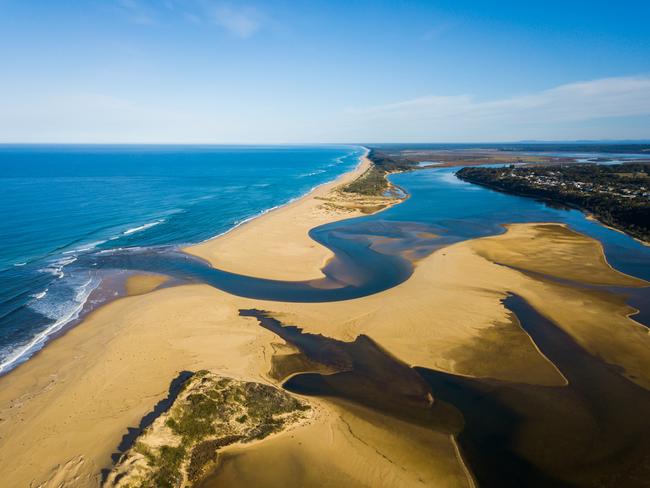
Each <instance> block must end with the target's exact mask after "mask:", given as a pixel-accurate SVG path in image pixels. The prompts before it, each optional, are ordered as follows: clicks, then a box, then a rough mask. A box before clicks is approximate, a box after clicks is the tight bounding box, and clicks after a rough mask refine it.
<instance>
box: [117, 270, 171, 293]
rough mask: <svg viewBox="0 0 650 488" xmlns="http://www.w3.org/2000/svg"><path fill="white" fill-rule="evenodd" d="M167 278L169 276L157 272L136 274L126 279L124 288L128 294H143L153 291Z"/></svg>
mask: <svg viewBox="0 0 650 488" xmlns="http://www.w3.org/2000/svg"><path fill="white" fill-rule="evenodd" d="M168 280H169V277H167V276H163V275H158V274H137V275H131V276H129V277H128V278H127V279H126V283H125V284H124V288H125V290H126V294H127V295H129V296H133V295H143V294H145V293H149V292H150V291H154V290H155V289H156V288H158V287H159V286H160V285H162V284H163V283H165V282H166V281H168Z"/></svg>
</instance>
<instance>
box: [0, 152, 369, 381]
mask: <svg viewBox="0 0 650 488" xmlns="http://www.w3.org/2000/svg"><path fill="white" fill-rule="evenodd" d="M364 151H365V150H364V149H363V148H361V147H359V146H315V147H307V146H287V147H277V146H273V147H259V146H256V147H242V146H227V147H226V146H218V147H214V146H205V147H202V146H0V188H1V191H0V209H2V219H0V373H2V372H4V371H7V370H9V369H10V368H12V367H14V366H16V365H17V364H19V363H20V362H21V361H23V360H25V359H27V358H28V357H30V356H31V355H32V354H33V353H34V352H36V351H37V350H38V349H40V348H41V347H42V346H43V345H44V344H45V343H46V342H47V339H48V338H49V337H51V336H52V335H53V334H56V332H57V331H60V330H61V329H62V328H63V327H65V326H66V324H69V323H71V321H74V320H75V319H76V318H78V316H79V314H80V313H81V312H82V309H84V307H88V306H89V304H88V302H87V300H88V298H89V296H91V292H92V291H93V290H95V289H96V287H97V286H98V285H99V284H100V282H101V280H102V278H103V275H102V273H101V272H98V271H97V270H95V269H93V262H92V260H88V259H84V256H87V255H90V254H92V255H99V254H101V253H102V252H111V251H113V250H116V249H139V248H154V249H155V248H157V247H159V246H170V245H171V246H173V245H180V244H187V243H196V242H200V241H203V240H205V239H208V238H211V237H214V236H215V235H218V234H221V233H223V232H226V231H228V230H229V229H231V228H233V227H234V226H236V225H238V224H240V223H242V222H244V221H246V220H247V219H250V218H252V217H254V216H256V215H259V214H260V213H261V212H264V211H267V210H268V209H271V208H273V207H276V206H278V205H282V204H284V203H287V202H288V201H290V200H292V199H295V198H297V197H299V196H301V195H303V194H305V193H306V192H308V191H309V190H310V189H312V188H313V187H315V186H317V185H319V184H322V183H324V182H327V181H330V180H332V179H334V178H335V177H336V176H338V175H340V174H342V173H344V172H346V171H349V170H350V169H352V168H353V167H354V166H355V165H356V164H357V163H358V161H359V157H360V155H362V154H363V153H364ZM84 262H88V263H89V264H88V266H84V265H83V263H84Z"/></svg>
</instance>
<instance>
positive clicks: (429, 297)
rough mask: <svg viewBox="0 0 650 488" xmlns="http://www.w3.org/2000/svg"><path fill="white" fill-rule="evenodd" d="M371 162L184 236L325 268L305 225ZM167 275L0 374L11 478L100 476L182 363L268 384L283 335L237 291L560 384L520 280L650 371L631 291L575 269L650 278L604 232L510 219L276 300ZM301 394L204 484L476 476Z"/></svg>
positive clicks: (268, 264) (425, 358) (278, 272)
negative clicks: (278, 426)
mask: <svg viewBox="0 0 650 488" xmlns="http://www.w3.org/2000/svg"><path fill="white" fill-rule="evenodd" d="M369 164H370V163H369V161H368V160H367V159H366V158H364V159H363V161H362V164H361V165H360V166H359V167H358V168H357V169H356V170H355V171H353V172H351V173H348V174H347V175H344V176H343V177H341V178H340V179H339V180H337V181H336V182H333V183H330V184H327V185H324V186H321V187H319V188H317V189H315V190H314V191H312V192H311V193H310V194H309V195H307V196H306V197H304V198H302V199H300V200H298V201H295V202H293V203H291V204H289V205H287V206H285V207H282V208H279V209H276V210H273V211H271V212H269V213H267V214H265V215H263V216H261V217H259V218H257V219H255V220H252V221H250V222H248V223H246V224H245V225H242V226H240V227H238V228H236V229H234V230H233V231H231V232H229V233H227V234H225V235H223V236H221V237H219V238H216V239H213V240H210V241H206V242H204V243H202V244H199V245H197V246H192V247H190V248H187V249H186V251H187V252H189V253H191V254H194V255H196V256H199V257H202V258H204V259H206V260H208V261H209V262H210V263H211V264H212V265H214V266H215V267H219V268H221V269H225V270H228V271H233V272H237V273H243V274H249V275H253V276H258V277H263V278H274V279H287V280H306V279H312V278H318V277H320V276H322V273H321V271H320V270H321V268H322V266H323V265H324V263H325V262H327V260H328V259H330V258H331V253H330V251H329V250H327V249H326V248H324V247H322V246H320V245H318V244H317V243H315V242H313V241H312V240H311V239H310V238H309V236H308V231H309V230H310V229H311V228H313V227H315V226H318V225H322V224H324V223H327V222H331V221H334V220H337V219H344V218H349V217H353V216H356V215H360V214H361V211H360V210H358V205H360V204H364V203H368V202H354V201H352V202H346V201H345V196H344V195H342V194H341V193H340V192H339V191H338V190H337V187H338V186H339V185H341V184H344V183H345V182H348V181H351V180H352V179H354V178H356V177H357V176H358V175H359V174H361V173H362V172H363V171H365V170H366V169H367V168H368V166H369ZM374 203H376V202H373V204H374ZM385 203H389V202H385ZM328 204H330V205H328ZM332 204H335V205H332ZM160 279H161V278H158V277H148V278H146V279H144V278H139V279H136V280H135V281H133V282H132V283H131V290H132V291H131V292H130V295H131V296H126V297H124V298H121V299H119V300H116V301H114V302H112V303H110V304H108V305H107V306H104V307H102V308H100V309H98V310H96V311H95V312H93V313H92V314H91V315H90V316H89V317H87V318H86V319H85V320H84V321H83V323H82V324H80V325H79V326H77V327H75V328H73V329H72V330H71V331H69V332H68V333H66V334H65V335H64V336H62V337H60V338H58V339H57V340H55V341H53V342H52V343H51V344H49V345H48V346H47V347H46V348H45V349H44V350H43V351H42V352H40V353H39V354H38V355H36V356H35V357H34V358H32V359H31V360H29V361H27V362H26V363H25V364H23V365H21V366H19V367H18V368H16V369H15V370H14V371H12V372H11V373H10V374H8V375H5V376H4V377H2V378H0V472H2V473H3V479H4V483H6V484H7V486H43V487H55V486H56V487H62V486H75V487H86V486H88V487H90V486H98V484H99V482H100V472H101V470H102V469H105V468H110V466H111V454H112V453H113V452H115V450H116V447H117V445H118V444H119V443H120V440H121V438H122V436H123V435H125V434H126V433H127V428H129V427H134V426H136V425H137V424H138V422H139V420H140V419H141V418H142V417H143V415H145V414H146V413H147V412H149V411H150V410H151V408H152V407H153V406H154V405H155V404H156V402H157V401H159V400H160V399H161V398H164V397H165V395H166V394H167V390H168V388H169V384H170V382H171V380H172V379H174V378H175V377H176V376H177V375H178V374H179V372H181V371H186V370H189V371H196V370H199V369H207V370H211V371H214V372H217V373H219V374H222V375H228V376H232V377H235V378H238V379H243V380H252V381H260V382H266V383H273V382H274V380H273V379H272V378H271V377H270V376H269V374H268V373H269V370H270V368H271V358H272V356H273V354H274V351H275V350H276V349H277V347H278V346H279V345H281V344H282V342H283V341H282V340H281V339H279V338H278V337H277V336H275V335H274V334H273V333H271V332H270V331H268V330H266V329H264V328H262V327H260V326H259V325H258V324H257V321H256V320H254V319H253V318H250V317H240V316H239V314H238V311H239V309H241V308H257V309H261V310H267V311H269V312H271V313H272V314H273V315H274V316H276V317H278V318H281V320H282V321H283V322H284V323H287V324H294V325H298V326H300V327H302V328H303V329H304V330H305V331H307V332H313V333H321V334H324V335H326V336H328V337H331V338H336V339H340V340H343V341H352V340H354V339H355V338H356V337H357V336H358V335H359V334H366V335H368V336H369V337H371V338H372V339H373V340H374V341H376V342H377V343H378V344H379V345H381V346H382V347H383V348H385V349H386V350H387V351H390V353H391V354H393V355H394V356H396V357H397V358H399V359H400V360H402V361H404V362H405V363H407V364H408V365H413V366H423V367H427V368H431V369H436V370H440V371H447V372H451V373H457V374H461V375H467V376H476V377H486V378H495V379H500V380H507V381H516V382H523V383H528V384H534V385H555V386H559V385H564V384H566V379H565V378H564V376H563V375H562V373H561V372H560V371H559V370H558V369H557V368H556V367H555V366H554V365H553V364H552V363H551V362H550V361H549V360H548V359H547V358H546V357H545V356H544V354H542V353H541V352H540V350H539V349H538V348H537V347H536V345H535V343H534V342H533V341H532V340H531V338H530V336H529V335H528V334H527V333H526V332H525V331H524V330H523V329H522V328H521V326H520V324H519V323H518V321H517V318H516V317H515V316H514V315H513V314H512V313H510V312H509V311H508V310H507V309H506V308H505V307H504V305H503V304H502V302H501V300H502V299H503V298H504V297H506V296H507V294H508V293H510V292H514V293H517V294H518V295H520V296H522V297H523V298H524V299H525V300H526V301H528V302H529V303H530V304H531V305H532V306H533V307H535V309H536V310H538V311H539V312H540V313H541V314H543V315H544V316H545V317H547V318H548V319H550V320H551V321H552V322H553V323H554V324H556V325H557V326H558V327H559V328H561V329H562V330H564V331H565V332H566V333H568V334H569V335H570V336H571V337H572V338H573V339H575V341H576V342H577V343H578V344H580V345H581V346H582V347H584V348H585V349H586V350H588V351H590V352H592V353H593V354H595V355H598V356H600V357H602V358H603V359H604V360H605V361H606V362H607V363H610V364H612V365H615V366H616V367H619V368H621V369H622V371H624V374H625V375H626V376H627V377H629V378H630V379H631V380H632V381H634V382H635V383H637V384H638V385H641V386H643V387H644V388H650V355H648V354H647V351H648V350H650V335H648V333H647V329H646V328H644V327H642V326H641V325H640V324H638V323H637V322H635V321H634V320H633V317H630V315H631V314H632V313H633V312H634V310H633V309H631V307H629V306H628V305H626V304H625V300H624V299H623V298H622V297H621V296H619V295H616V294H614V293H612V292H609V291H605V290H601V289H593V288H590V287H589V286H573V285H572V284H570V283H567V280H568V281H571V282H575V283H578V284H581V285H603V284H606V285H620V286H629V287H640V286H647V283H645V282H642V281H641V280H638V279H636V278H632V277H630V276H626V275H624V274H622V273H619V272H617V271H615V270H614V269H612V268H611V267H610V266H609V265H608V264H607V262H606V260H605V258H604V255H603V251H602V247H601V246H600V244H599V243H598V242H597V241H594V240H593V239H590V238H588V237H585V236H583V235H581V234H578V233H576V232H573V231H571V230H570V229H568V228H566V227H564V226H562V225H559V224H539V223H531V224H516V225H510V226H508V228H507V231H506V232H505V233H504V234H501V235H498V236H493V237H487V238H483V239H477V240H473V241H466V242H461V243H458V244H454V245H452V246H449V247H446V248H442V249H440V250H438V251H436V252H434V253H433V254H431V255H430V256H428V257H426V258H424V259H423V260H421V261H419V262H418V264H417V267H416V269H415V272H414V274H413V276H412V277H411V278H410V279H409V280H407V281H406V282H404V283H402V284H401V285H399V286H397V287H395V288H392V289H390V290H387V291H385V292H382V293H378V294H375V295H371V296H367V297H364V298H360V299H355V300H348V301H342V302H333V303H307V304H296V303H282V302H265V301H260V300H252V299H244V298H240V297H236V296H233V295H229V294H227V293H225V292H222V291H220V290H217V289H214V288H211V287H209V286H207V285H184V286H177V287H170V288H161V289H155V290H154V288H156V287H157V286H159V285H160V284H161V283H162V281H160ZM151 290H154V291H151ZM551 304H552V306H551ZM434 396H435V392H434ZM307 400H308V401H311V402H313V403H314V404H317V405H318V406H319V409H320V410H319V412H320V413H319V415H318V416H317V419H316V421H314V422H311V423H309V424H307V425H305V426H303V427H299V428H296V429H295V430H292V431H290V432H287V433H284V434H279V435H277V436H275V437H273V438H270V439H268V440H267V441H263V442H260V443H257V444H255V445H252V446H246V445H244V446H236V447H233V448H231V449H227V450H226V453H225V456H224V459H223V461H222V465H221V468H220V469H219V470H218V471H217V472H216V473H215V475H213V477H212V478H210V479H208V480H207V481H206V486H212V485H211V484H210V483H213V484H214V486H217V485H219V486H222V485H226V486H252V485H254V486H285V485H286V483H287V480H292V482H293V483H294V484H296V485H301V486H313V485H315V484H316V483H317V482H318V484H319V485H322V486H341V483H343V484H344V485H346V486H423V484H424V485H428V486H459V487H460V486H464V487H468V486H473V480H472V479H471V477H469V476H468V474H467V472H466V469H465V467H464V466H463V463H462V460H461V459H460V458H459V456H458V453H457V450H456V447H455V444H454V442H453V439H452V438H451V437H450V436H448V435H443V434H438V433H435V432H432V431H430V430H425V429H422V428H419V427H415V426H413V425H410V424H407V423H405V422H401V421H399V420H395V419H392V418H389V417H387V416H385V415H383V414H380V413H377V412H374V411H367V409H364V408H362V407H359V406H354V405H349V404H345V402H338V401H337V402H333V401H328V400H325V399H313V398H307ZM396 432H400V435H396ZM413 446H417V448H414V447H413ZM262 474H264V476H262Z"/></svg>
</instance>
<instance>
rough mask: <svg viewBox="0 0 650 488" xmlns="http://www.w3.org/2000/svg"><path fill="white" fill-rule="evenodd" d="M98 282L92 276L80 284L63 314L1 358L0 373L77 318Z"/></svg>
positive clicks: (25, 357)
mask: <svg viewBox="0 0 650 488" xmlns="http://www.w3.org/2000/svg"><path fill="white" fill-rule="evenodd" d="M98 284H99V280H93V279H92V278H89V279H88V281H86V282H85V283H84V284H82V285H81V286H80V287H79V289H78V290H77V291H76V293H75V296H74V300H73V302H72V303H71V304H70V305H71V306H70V307H69V309H68V310H66V311H65V313H63V315H61V316H60V317H58V318H57V319H56V321H55V322H54V323H53V324H51V325H50V326H48V327H47V328H45V329H44V330H42V331H41V332H39V333H38V334H36V335H35V336H34V337H33V338H32V339H31V340H29V341H28V342H27V343H25V344H23V345H20V346H18V347H16V348H15V349H14V350H13V351H12V352H10V353H9V354H8V355H7V356H6V357H5V358H4V359H3V360H2V363H0V373H4V372H6V371H8V370H10V369H11V368H13V367H14V366H16V365H18V364H19V363H21V362H23V361H25V360H27V359H28V358H29V357H31V356H32V355H33V354H34V353H35V352H36V351H38V350H40V349H41V348H42V347H43V346H44V345H45V343H46V342H47V340H48V338H49V337H51V336H52V334H55V333H56V332H58V331H60V330H61V329H62V328H63V327H64V326H65V325H66V324H67V323H69V322H70V321H72V320H75V319H77V318H78V317H79V314H80V313H81V311H82V310H83V307H84V305H85V303H86V300H87V299H88V297H89V296H90V294H91V293H92V291H93V290H94V289H95V288H96V287H97V285H98ZM43 296H45V295H43Z"/></svg>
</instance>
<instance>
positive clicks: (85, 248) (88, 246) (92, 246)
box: [61, 239, 107, 254]
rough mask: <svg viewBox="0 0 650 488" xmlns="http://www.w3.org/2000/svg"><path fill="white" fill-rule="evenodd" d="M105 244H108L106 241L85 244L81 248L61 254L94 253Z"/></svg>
mask: <svg viewBox="0 0 650 488" xmlns="http://www.w3.org/2000/svg"><path fill="white" fill-rule="evenodd" d="M105 242H107V240H106V239H104V240H101V241H95V242H90V243H88V244H83V245H82V246H81V247H77V248H75V249H71V250H70V251H63V252H62V253H61V254H76V253H79V252H85V251H92V250H93V249H95V248H96V247H97V246H99V245H101V244H104V243H105Z"/></svg>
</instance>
